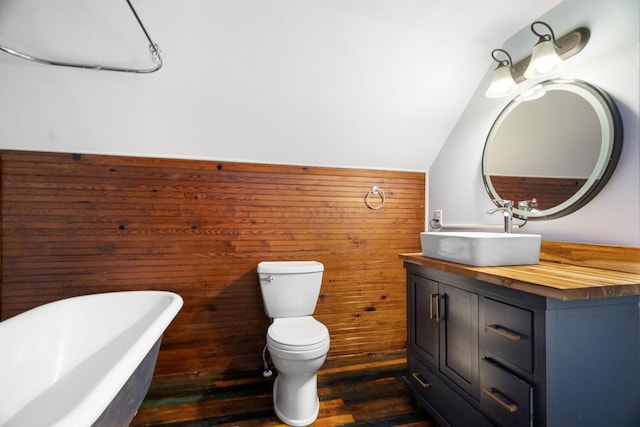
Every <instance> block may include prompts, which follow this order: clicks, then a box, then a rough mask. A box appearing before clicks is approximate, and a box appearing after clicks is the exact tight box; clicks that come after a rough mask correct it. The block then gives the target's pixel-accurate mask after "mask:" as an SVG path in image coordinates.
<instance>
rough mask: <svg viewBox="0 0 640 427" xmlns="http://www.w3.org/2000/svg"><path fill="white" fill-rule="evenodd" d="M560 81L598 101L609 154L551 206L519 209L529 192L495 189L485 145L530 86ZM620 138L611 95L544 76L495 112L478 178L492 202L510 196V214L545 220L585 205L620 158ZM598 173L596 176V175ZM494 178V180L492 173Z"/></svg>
mask: <svg viewBox="0 0 640 427" xmlns="http://www.w3.org/2000/svg"><path fill="white" fill-rule="evenodd" d="M562 85H573V86H577V87H579V88H580V89H581V90H586V91H587V92H589V94H590V95H591V96H593V97H595V98H596V100H597V101H598V103H599V106H600V107H602V109H603V110H602V111H600V113H603V114H605V115H606V116H607V123H608V124H609V126H610V129H609V131H610V135H611V137H610V138H609V140H608V141H601V144H611V145H612V146H611V147H610V149H609V150H608V152H609V156H608V158H607V159H603V160H604V161H603V162H602V161H601V162H599V164H601V165H602V167H601V168H600V169H598V170H596V169H594V170H593V171H592V172H591V176H590V177H589V179H587V180H586V183H581V184H578V183H576V188H577V190H576V191H575V192H573V193H572V194H571V195H570V196H568V197H567V198H566V200H565V201H564V202H560V203H558V204H557V205H555V206H553V207H550V208H545V209H542V210H536V208H535V206H534V210H531V211H528V210H526V209H520V208H518V202H519V201H521V200H527V197H528V198H529V199H530V198H531V195H529V196H523V197H525V198H523V199H519V198H518V197H514V196H515V193H514V194H511V195H510V194H499V193H498V192H497V190H496V189H495V187H494V183H493V182H492V181H491V176H490V175H489V174H488V173H487V171H486V170H485V169H486V162H487V156H488V151H489V149H488V147H489V146H490V143H491V140H492V137H493V136H494V135H495V134H496V132H497V131H498V128H499V125H500V124H502V123H503V121H504V120H506V118H507V117H508V115H509V113H511V112H512V111H513V110H514V109H515V108H517V106H518V104H519V103H520V102H523V101H525V102H526V100H527V97H531V93H532V92H534V90H540V89H542V90H543V92H542V93H543V94H544V90H545V87H548V88H551V87H553V88H554V90H562V89H558V86H562ZM572 92H573V91H572ZM534 93H535V92H534ZM543 96H544V95H543ZM532 99H533V98H532ZM622 142H623V126H622V118H621V116H620V112H619V110H618V107H617V106H616V104H615V102H614V101H613V99H612V98H611V96H609V94H607V93H606V92H605V91H603V90H602V89H600V88H598V87H596V86H594V85H592V84H589V83H586V82H583V81H580V80H547V81H545V82H542V83H540V84H539V85H537V86H536V87H534V88H532V89H531V90H529V91H527V92H525V93H524V94H522V95H519V96H518V97H516V98H514V99H513V100H512V101H511V102H509V104H507V106H506V107H505V108H504V109H503V110H502V112H501V113H500V114H499V115H498V117H497V118H496V120H495V122H494V123H493V125H492V126H491V130H490V131H489V134H488V136H487V139H486V141H485V145H484V150H483V153H482V179H483V181H484V186H485V190H486V191H487V193H488V194H489V197H491V199H492V200H493V201H494V203H495V204H496V206H501V205H500V200H513V201H514V205H515V206H514V207H515V209H514V217H516V218H520V219H526V220H548V219H554V218H560V217H563V216H565V215H568V214H570V213H572V212H575V211H576V210H578V209H580V208H581V207H583V206H584V205H586V204H587V203H588V202H589V201H590V200H592V199H593V198H594V197H595V196H596V194H598V192H600V190H602V188H603V187H604V186H605V185H606V184H607V181H608V180H609V178H610V177H611V175H612V174H613V172H614V170H615V168H616V165H617V163H618V159H619V158H620V153H621V152H622ZM601 147H602V145H601ZM565 161H566V162H571V161H572V159H566V160H565ZM597 164H598V163H597ZM597 164H596V166H597ZM598 176H599V177H600V178H597V177H598ZM523 179H524V178H523ZM494 180H495V177H494ZM589 181H591V183H589ZM587 185H590V186H589V187H586V186H587ZM525 193H526V191H525V190H524V189H523V190H522V194H525ZM533 197H535V196H533ZM514 199H515V200H514ZM565 204H566V206H565V207H562V208H560V206H561V205H565Z"/></svg>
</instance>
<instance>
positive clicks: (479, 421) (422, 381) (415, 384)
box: [406, 358, 494, 427]
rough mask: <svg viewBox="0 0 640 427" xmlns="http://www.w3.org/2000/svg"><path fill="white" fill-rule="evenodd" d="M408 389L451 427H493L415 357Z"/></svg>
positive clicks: (412, 362) (410, 360)
mask: <svg viewBox="0 0 640 427" xmlns="http://www.w3.org/2000/svg"><path fill="white" fill-rule="evenodd" d="M408 362H409V363H408V365H409V366H408V368H409V375H408V378H407V379H406V381H407V382H408V384H409V386H408V388H409V390H410V391H411V392H412V394H413V395H414V396H415V397H416V399H417V400H418V402H420V404H421V405H423V406H424V407H426V409H427V410H428V411H429V412H431V413H432V415H434V416H436V418H441V419H444V420H447V422H448V423H449V424H450V425H452V426H465V427H490V426H491V427H492V426H493V425H494V424H493V423H492V422H490V421H489V420H488V419H487V418H486V417H485V416H484V415H482V414H481V413H480V411H478V410H477V409H476V407H474V406H473V405H472V404H471V403H469V402H468V401H466V400H465V399H463V398H462V397H460V396H459V395H458V394H457V393H455V392H454V391H453V390H452V389H451V387H450V386H448V385H447V384H445V383H444V381H443V380H441V379H440V378H439V377H438V376H437V375H436V374H435V372H434V371H433V370H432V369H431V368H429V367H427V366H426V365H424V364H422V363H420V362H418V361H417V360H415V359H413V358H409V361H408Z"/></svg>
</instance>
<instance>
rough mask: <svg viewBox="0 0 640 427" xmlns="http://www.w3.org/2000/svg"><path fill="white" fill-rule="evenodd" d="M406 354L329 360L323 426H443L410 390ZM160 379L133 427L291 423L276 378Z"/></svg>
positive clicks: (321, 386) (323, 383)
mask: <svg viewBox="0 0 640 427" xmlns="http://www.w3.org/2000/svg"><path fill="white" fill-rule="evenodd" d="M405 369H406V361H405V359H404V358H393V359H387V360H366V359H365V360H360V361H359V362H358V363H350V364H348V365H345V366H341V364H340V363H336V364H333V365H332V364H325V366H324V367H323V369H322V370H321V371H320V372H319V374H318V396H319V398H320V414H319V416H318V419H317V420H316V422H315V423H314V426H318V427H333V426H349V427H365V426H367V427H373V426H404V427H437V425H436V423H435V422H434V421H433V420H432V419H431V417H429V415H428V414H427V413H426V412H425V411H424V410H423V409H422V408H420V407H418V406H417V405H416V404H415V402H413V401H412V400H411V399H410V398H409V396H408V395H407V393H406V391H405V388H404V384H403V382H402V376H403V375H404V374H405ZM200 382H201V383H200V384H198V383H197V382H196V381H193V380H192V381H177V380H174V381H164V382H162V383H158V382H154V384H153V385H152V387H151V390H150V391H149V394H148V395H147V398H146V399H145V401H144V402H143V404H142V406H141V408H140V411H139V412H138V415H137V416H136V417H135V418H134V420H133V423H132V426H136V427H141V426H164V427H208V426H222V427H231V426H238V427H241V426H242V427H244V426H285V424H283V423H282V422H281V421H280V420H278V418H277V417H276V416H275V414H274V412H273V402H272V394H271V389H272V386H273V377H271V378H267V379H263V378H261V377H260V376H259V375H256V376H255V377H254V378H243V379H234V380H223V381H216V382H209V383H208V384H205V383H204V382H203V381H202V380H200Z"/></svg>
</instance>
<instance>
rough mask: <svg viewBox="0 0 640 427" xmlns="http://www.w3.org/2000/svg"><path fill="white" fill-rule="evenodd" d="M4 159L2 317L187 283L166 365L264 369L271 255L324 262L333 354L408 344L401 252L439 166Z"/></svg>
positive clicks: (412, 238)
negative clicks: (429, 170)
mask: <svg viewBox="0 0 640 427" xmlns="http://www.w3.org/2000/svg"><path fill="white" fill-rule="evenodd" d="M0 155H1V159H2V236H1V238H2V240H1V246H2V247H1V250H2V283H1V285H0V286H1V287H0V290H1V297H0V298H1V299H0V317H1V318H2V319H6V318H8V317H11V316H13V315H15V314H17V313H20V312H22V311H25V310H27V309H29V308H32V307H34V306H37V305H40V304H43V303H46V302H49V301H53V300H58V299H61V298H65V297H70V296H75V295H82V294H89V293H97V292H105V291H118V290H140V289H161V290H168V291H174V292H177V293H179V294H180V295H182V297H183V298H184V300H185V305H184V308H183V309H182V311H181V312H180V313H179V315H178V316H177V318H176V319H175V320H174V322H173V323H172V325H171V326H170V327H169V329H168V330H167V332H166V334H165V336H164V339H163V346H162V350H161V353H160V357H159V359H158V365H157V368H156V375H158V376H172V375H180V376H184V375H189V376H190V375H204V376H211V377H221V378H224V377H229V376H234V375H238V374H239V373H242V372H244V373H248V372H251V371H258V370H259V369H260V367H261V351H262V347H263V345H264V343H265V333H266V329H267V327H268V324H269V320H268V319H267V318H266V316H265V314H264V311H263V307H262V299H261V295H260V290H259V283H258V280H257V274H256V266H257V264H258V262H260V261H263V260H317V261H320V262H322V263H324V265H325V274H324V278H323V285H322V291H321V296H320V300H319V302H318V307H317V309H316V317H317V319H318V320H320V321H321V322H323V323H325V324H326V325H327V327H328V328H329V331H330V334H331V350H330V352H329V355H328V359H329V360H331V359H334V360H337V359H339V358H348V357H350V356H355V355H362V354H369V353H372V354H376V353H381V352H388V351H399V350H400V351H401V350H402V349H404V348H405V343H406V332H405V328H406V324H405V289H404V269H403V265H402V262H401V261H400V260H398V256H397V254H398V253H400V252H412V251H419V249H420V242H419V232H420V231H423V230H424V200H425V176H424V173H413V172H394V171H374V170H356V169H339V168H320V167H298V166H280V165H264V164H246V163H227V162H208V161H193V160H174V159H155V158H136V157H119V156H101V155H80V154H65V153H36V152H22V151H0ZM373 185H376V186H379V187H380V188H381V189H382V190H383V191H384V193H385V196H386V203H385V204H384V207H382V208H381V209H379V210H372V209H369V208H367V207H366V205H365V203H364V197H365V195H366V193H367V192H368V191H369V190H370V188H371V186H373ZM371 201H372V204H376V203H377V202H378V201H379V199H378V198H377V196H376V197H373V198H371ZM114 316H117V313H114Z"/></svg>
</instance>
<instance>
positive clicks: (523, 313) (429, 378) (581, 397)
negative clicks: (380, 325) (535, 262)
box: [405, 262, 640, 427]
mask: <svg viewBox="0 0 640 427" xmlns="http://www.w3.org/2000/svg"><path fill="white" fill-rule="evenodd" d="M405 268H406V269H407V366H408V373H407V376H406V378H405V381H406V385H407V389H408V391H409V392H410V393H411V395H412V396H413V397H414V398H415V399H416V400H417V402H418V403H420V404H421V405H422V406H423V407H424V408H425V409H427V411H429V412H430V413H431V415H432V416H433V417H434V418H435V419H436V421H437V422H438V424H439V425H441V426H442V427H445V426H450V427H462V426H473V427H475V426H501V427H520V426H522V427H525V426H526V427H531V426H534V427H574V426H575V427H591V426H593V427H596V426H597V427H602V426H612V427H637V426H640V310H639V307H640V298H639V296H638V295H628V296H616V297H610V298H594V299H582V300H580V299H578V300H569V301H561V300H556V299H553V298H549V297H545V296H540V295H535V294H533V293H529V292H522V291H517V290H514V289H510V288H507V287H504V286H499V285H496V284H492V283H488V282H484V281H481V280H477V279H472V278H469V277H463V276H462V275H459V274H454V273H451V272H447V271H441V270H439V269H435V268H429V267H426V266H423V265H419V264H415V263H411V262H405Z"/></svg>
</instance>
